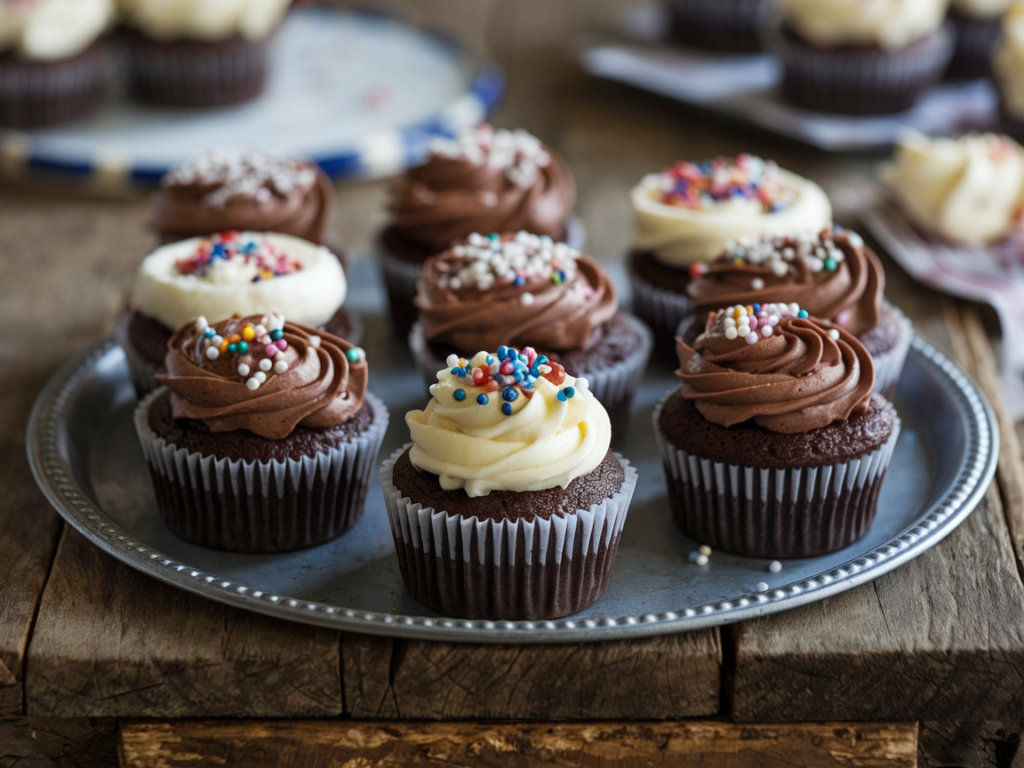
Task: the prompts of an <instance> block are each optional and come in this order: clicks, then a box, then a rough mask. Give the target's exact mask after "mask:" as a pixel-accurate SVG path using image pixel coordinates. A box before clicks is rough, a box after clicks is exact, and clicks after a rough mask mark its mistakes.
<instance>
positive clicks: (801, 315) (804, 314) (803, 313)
mask: <svg viewBox="0 0 1024 768" xmlns="http://www.w3.org/2000/svg"><path fill="white" fill-rule="evenodd" d="M796 316H797V317H799V318H800V319H801V320H806V319H807V317H808V315H807V310H806V309H801V310H800V311H799V312H797V313H796Z"/></svg>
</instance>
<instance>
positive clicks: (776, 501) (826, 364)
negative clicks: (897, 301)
mask: <svg viewBox="0 0 1024 768" xmlns="http://www.w3.org/2000/svg"><path fill="white" fill-rule="evenodd" d="M678 354H679V365H680V367H679V370H678V372H677V375H678V376H679V377H680V378H681V379H682V382H683V383H682V386H681V387H680V388H679V389H677V390H675V391H674V392H672V393H670V394H669V395H668V396H667V397H666V398H665V399H664V400H663V401H662V402H661V403H660V404H659V405H658V407H657V408H656V409H655V412H654V427H655V433H656V435H657V437H658V441H659V444H660V446H661V451H662V457H663V462H664V467H665V478H666V480H667V482H668V496H669V506H670V508H671V510H672V514H673V517H674V518H675V520H676V522H677V523H678V525H679V527H680V528H681V529H682V531H683V532H684V533H685V534H686V535H687V536H689V537H691V538H693V539H695V540H696V541H698V542H700V543H702V544H707V545H709V546H711V547H712V548H714V549H720V550H723V551H726V552H731V553H734V554H738V555H746V556H750V557H772V558H788V557H812V556H816V555H820V554H824V553H826V552H833V551H835V550H839V549H842V548H844V547H846V546H849V545H850V544H852V543H853V542H854V541H856V540H857V539H859V538H861V537H862V536H863V535H864V534H865V533H867V531H868V529H869V528H870V526H871V522H872V520H873V519H874V516H875V508H876V506H877V503H878V494H879V490H880V488H881V485H882V481H883V480H884V478H885V471H886V469H887V467H888V464H889V461H890V459H891V458H892V453H893V450H894V448H895V445H896V440H897V438H898V436H899V431H900V420H899V418H898V417H897V415H896V410H895V408H893V406H892V404H891V403H890V402H889V401H888V400H886V399H885V398H884V397H883V396H882V395H879V394H877V393H873V389H874V379H875V375H874V364H873V363H872V360H871V355H870V354H869V353H868V351H867V350H866V349H865V348H864V346H863V345H862V344H861V343H860V342H859V341H857V339H856V338H855V337H854V336H853V335H852V334H851V333H850V332H849V331H847V330H846V329H845V328H842V327H841V326H838V325H836V324H834V323H830V322H827V321H824V320H817V319H814V318H811V317H809V316H808V314H807V312H806V310H802V309H799V307H796V306H794V305H791V304H782V303H779V304H774V303H771V304H762V305H761V306H760V307H758V308H756V309H755V311H754V312H753V313H751V312H750V311H749V310H748V309H747V308H746V307H743V306H735V307H729V308H727V309H723V310H720V311H717V312H712V313H711V314H710V315H709V316H708V319H707V323H706V325H705V330H704V333H702V334H701V335H700V336H698V337H697V339H696V340H695V341H694V342H693V344H692V346H691V345H689V344H687V343H685V342H684V341H683V340H682V339H680V340H679V342H678Z"/></svg>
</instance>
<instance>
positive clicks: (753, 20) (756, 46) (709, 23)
mask: <svg viewBox="0 0 1024 768" xmlns="http://www.w3.org/2000/svg"><path fill="white" fill-rule="evenodd" d="M769 3H770V0H668V11H669V20H670V25H671V26H670V29H671V33H672V38H673V40H675V41H676V42H679V43H682V44H683V45H685V46H688V47H690V48H701V49H705V50H711V51H722V52H727V53H748V52H755V51H759V50H760V49H761V31H762V30H761V25H762V24H763V23H764V18H765V15H766V13H767V11H768V9H769Z"/></svg>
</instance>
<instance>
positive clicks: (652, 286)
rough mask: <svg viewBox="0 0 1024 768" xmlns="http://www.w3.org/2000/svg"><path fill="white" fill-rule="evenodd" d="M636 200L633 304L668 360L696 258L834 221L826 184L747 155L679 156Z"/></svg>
mask: <svg viewBox="0 0 1024 768" xmlns="http://www.w3.org/2000/svg"><path fill="white" fill-rule="evenodd" d="M630 200H631V202H632V204H633V217H634V228H633V241H632V249H631V251H630V253H629V256H628V257H627V259H628V266H629V270H630V276H631V281H632V285H633V311H634V312H635V313H636V315H637V317H639V318H640V319H641V320H643V321H644V322H645V323H647V325H648V326H650V328H651V330H652V331H653V332H654V344H655V349H656V350H657V351H658V354H659V356H660V357H662V358H663V359H665V360H674V359H675V335H676V329H677V328H678V327H679V323H680V322H682V320H683V318H684V317H686V315H687V313H688V311H689V300H688V299H687V296H686V287H687V286H688V285H689V283H690V279H691V269H693V268H694V265H696V264H700V263H702V262H707V261H711V260H712V259H714V258H715V257H717V256H718V255H719V254H721V252H722V251H723V250H724V249H725V248H726V246H727V245H729V244H730V243H733V244H734V243H735V242H736V241H737V240H738V239H740V238H744V237H755V236H758V235H763V234H786V233H789V232H800V231H812V232H816V231H820V230H822V229H824V228H826V227H828V226H829V225H830V224H831V223H832V206H831V204H830V203H829V200H828V197H827V196H826V195H825V192H824V191H823V190H822V189H821V187H819V186H818V185H817V184H815V183H814V182H812V181H809V180H807V179H804V178H802V177H800V176H797V175H796V174H794V173H790V172H789V171H785V170H783V169H781V168H779V167H778V165H776V164H775V163H774V162H772V161H770V160H769V161H765V160H763V159H761V158H759V157H754V156H753V155H746V154H744V155H740V156H738V157H736V158H735V159H729V158H722V157H720V158H717V159H715V160H705V161H704V162H702V163H699V164H698V163H690V162H685V161H681V162H678V163H676V164H675V165H672V166H669V167H668V168H666V169H665V170H664V171H662V172H661V173H651V174H648V175H647V176H645V177H644V178H643V179H642V180H641V181H640V183H639V184H638V185H637V186H635V187H634V188H633V190H632V192H631V193H630Z"/></svg>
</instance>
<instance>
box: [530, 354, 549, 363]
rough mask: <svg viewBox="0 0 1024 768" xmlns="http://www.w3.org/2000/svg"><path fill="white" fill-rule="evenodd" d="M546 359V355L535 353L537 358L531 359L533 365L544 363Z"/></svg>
mask: <svg viewBox="0 0 1024 768" xmlns="http://www.w3.org/2000/svg"><path fill="white" fill-rule="evenodd" d="M547 361H548V356H547V355H537V359H536V360H534V361H533V364H534V365H544V363H546V362H547Z"/></svg>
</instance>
